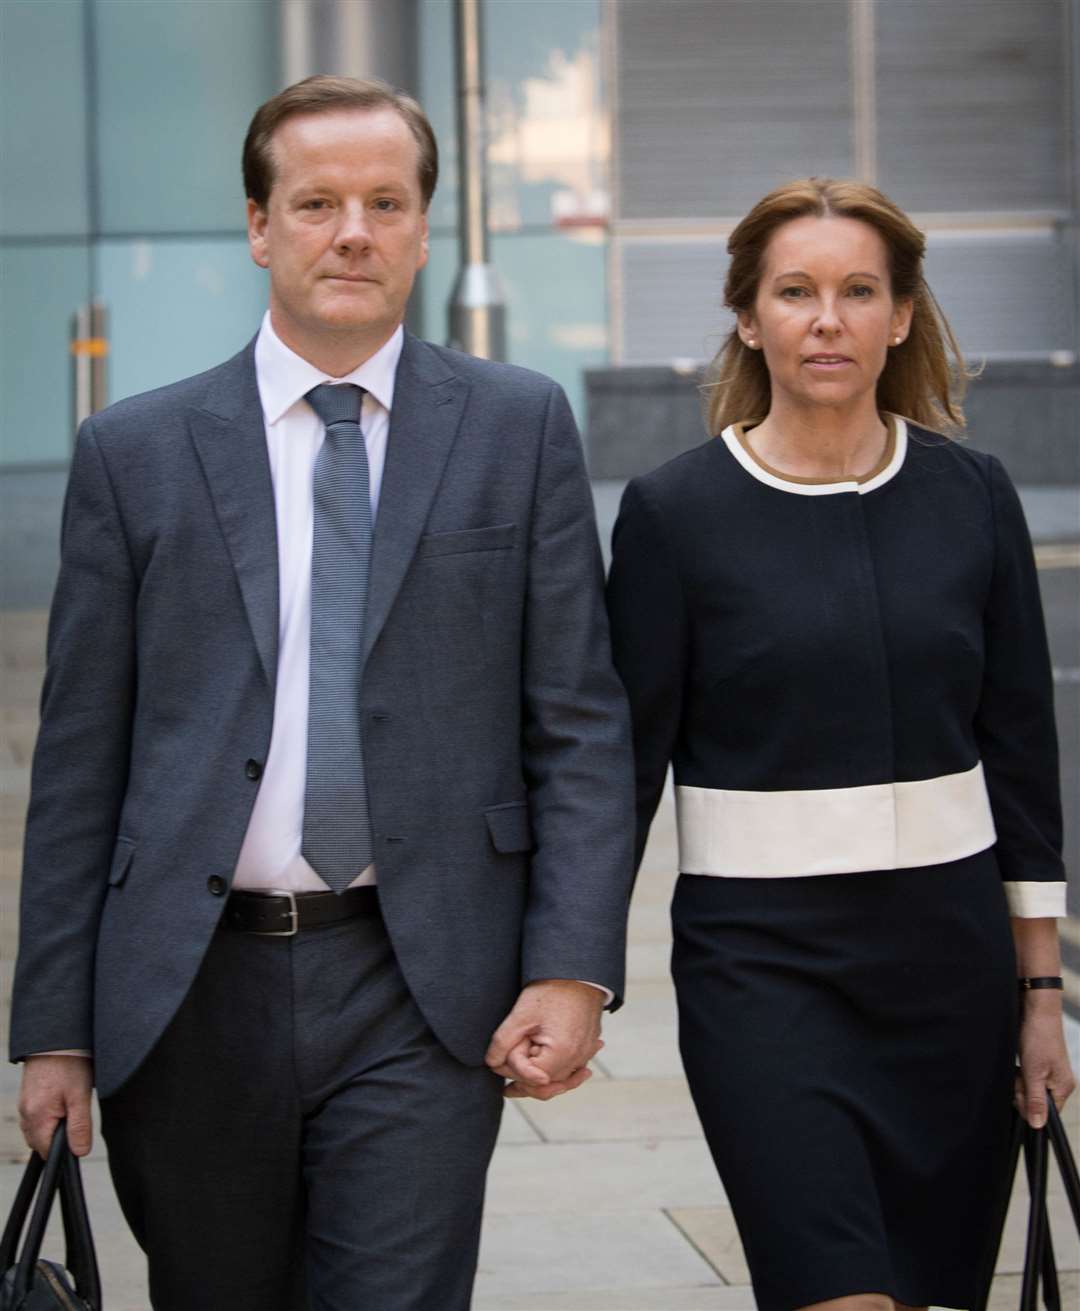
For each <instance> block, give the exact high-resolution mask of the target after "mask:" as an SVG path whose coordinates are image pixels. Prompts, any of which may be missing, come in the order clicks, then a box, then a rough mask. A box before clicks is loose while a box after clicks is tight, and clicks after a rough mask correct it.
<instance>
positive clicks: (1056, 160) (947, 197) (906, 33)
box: [876, 0, 1069, 212]
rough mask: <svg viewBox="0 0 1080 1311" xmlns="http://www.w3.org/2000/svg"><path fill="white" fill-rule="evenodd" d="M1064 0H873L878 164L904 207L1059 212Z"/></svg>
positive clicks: (1064, 181)
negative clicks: (1020, 0)
mask: <svg viewBox="0 0 1080 1311" xmlns="http://www.w3.org/2000/svg"><path fill="white" fill-rule="evenodd" d="M1066 20H1067V9H1066V2H1065V0H1023V3H1017V0H949V3H947V4H943V3H941V0H904V2H903V3H902V4H896V3H887V4H879V5H878V6H877V14H876V21H877V96H878V165H879V176H880V178H881V185H882V187H883V188H884V190H885V191H887V192H888V193H889V194H890V195H891V196H893V198H894V199H895V200H896V201H897V202H898V203H899V204H901V205H903V206H904V207H905V208H906V209H914V210H920V211H924V212H925V211H935V210H936V211H942V210H945V211H949V210H952V211H957V210H960V211H973V210H992V211H995V210H996V211H1001V210H1032V209H1055V208H1063V207H1066V206H1067V205H1068V203H1069V201H1068V178H1067V172H1066V166H1065V161H1066V153H1067V152H1066V141H1065V131H1066V123H1067V108H1066V95H1067V91H1066V81H1067V68H1068V41H1067V22H1066Z"/></svg>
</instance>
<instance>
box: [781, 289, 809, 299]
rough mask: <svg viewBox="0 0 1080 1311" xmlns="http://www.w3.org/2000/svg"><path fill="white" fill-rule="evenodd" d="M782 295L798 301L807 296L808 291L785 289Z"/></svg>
mask: <svg viewBox="0 0 1080 1311" xmlns="http://www.w3.org/2000/svg"><path fill="white" fill-rule="evenodd" d="M780 295H781V296H784V297H785V298H786V299H788V300H796V299H798V298H799V297H800V296H805V295H807V291H806V288H805V287H785V288H784V290H783V291H782V292H781V293H780Z"/></svg>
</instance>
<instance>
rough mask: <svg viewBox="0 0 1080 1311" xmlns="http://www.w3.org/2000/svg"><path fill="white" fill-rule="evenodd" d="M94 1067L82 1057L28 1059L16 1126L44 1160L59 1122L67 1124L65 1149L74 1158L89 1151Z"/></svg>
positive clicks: (24, 1068) (24, 1070)
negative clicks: (70, 1152) (67, 1147)
mask: <svg viewBox="0 0 1080 1311" xmlns="http://www.w3.org/2000/svg"><path fill="white" fill-rule="evenodd" d="M93 1086H94V1063H93V1061H91V1060H88V1059H87V1057H85V1056H28V1057H27V1058H26V1061H25V1063H24V1065H23V1077H22V1090H21V1092H20V1094H19V1124H20V1126H21V1128H22V1135H23V1138H25V1139H26V1145H27V1146H28V1147H31V1148H33V1150H34V1151H35V1152H37V1154H38V1155H39V1156H48V1154H49V1144H50V1143H51V1142H52V1137H53V1133H54V1132H55V1130H56V1126H57V1124H58V1123H59V1122H60V1121H61V1120H65V1119H66V1120H67V1134H68V1146H69V1147H70V1148H71V1150H72V1151H73V1152H74V1153H75V1155H76V1156H86V1154H87V1153H88V1152H89V1151H90V1144H91V1141H92V1137H93V1124H92V1121H91V1117H90V1090H91V1089H92V1088H93Z"/></svg>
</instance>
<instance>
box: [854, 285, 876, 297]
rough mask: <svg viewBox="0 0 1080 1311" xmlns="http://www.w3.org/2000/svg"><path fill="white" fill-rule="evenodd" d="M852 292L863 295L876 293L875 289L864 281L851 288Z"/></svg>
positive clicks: (855, 294)
mask: <svg viewBox="0 0 1080 1311" xmlns="http://www.w3.org/2000/svg"><path fill="white" fill-rule="evenodd" d="M850 294H851V295H852V296H861V297H866V296H872V295H873V294H874V289H873V287H868V286H866V285H865V284H863V283H859V284H858V285H856V286H854V287H852V288H851V291H850Z"/></svg>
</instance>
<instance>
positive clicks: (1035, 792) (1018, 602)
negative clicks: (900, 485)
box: [975, 457, 1066, 918]
mask: <svg viewBox="0 0 1080 1311" xmlns="http://www.w3.org/2000/svg"><path fill="white" fill-rule="evenodd" d="M989 478H990V497H991V504H992V509H993V520H994V572H993V578H992V580H991V584H990V591H989V594H988V597H987V603H986V611H985V615H984V634H985V667H984V674H983V687H982V695H981V698H980V702H979V709H978V712H977V714H976V718H975V734H976V738H977V740H978V744H979V752H980V755H981V757H982V762H983V769H984V771H985V774H986V783H987V789H988V791H989V793H990V807H991V810H992V811H993V815H994V827H995V828H996V829H997V846H996V848H995V850H996V854H997V859H998V864H999V866H1000V868H1001V875H1002V878H1003V879H1004V880H1005V892H1006V896H1007V898H1008V902H1009V910H1010V913H1011V914H1012V915H1014V916H1018V917H1020V918H1038V917H1042V916H1057V915H1064V914H1065V913H1066V910H1065V891H1066V884H1065V870H1064V866H1063V864H1062V858H1061V785H1060V781H1059V776H1058V746H1057V731H1056V728H1055V724H1054V692H1053V678H1052V675H1051V670H1050V653H1049V649H1048V646H1047V641H1046V625H1045V622H1044V620H1043V611H1042V602H1041V600H1040V596H1039V579H1038V574H1037V573H1036V568H1035V556H1034V552H1033V550H1032V546H1031V538H1030V536H1029V534H1028V529H1027V524H1026V523H1025V521H1024V512H1023V510H1022V509H1021V506H1020V498H1019V497H1018V496H1017V494H1016V489H1015V488H1014V487H1013V485H1012V483H1011V481H1010V480H1009V476H1008V474H1007V473H1006V472H1005V470H1004V468H1003V467H1002V465H1001V463H1000V461H998V460H996V459H994V458H993V457H991V459H990V474H989Z"/></svg>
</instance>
